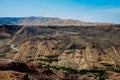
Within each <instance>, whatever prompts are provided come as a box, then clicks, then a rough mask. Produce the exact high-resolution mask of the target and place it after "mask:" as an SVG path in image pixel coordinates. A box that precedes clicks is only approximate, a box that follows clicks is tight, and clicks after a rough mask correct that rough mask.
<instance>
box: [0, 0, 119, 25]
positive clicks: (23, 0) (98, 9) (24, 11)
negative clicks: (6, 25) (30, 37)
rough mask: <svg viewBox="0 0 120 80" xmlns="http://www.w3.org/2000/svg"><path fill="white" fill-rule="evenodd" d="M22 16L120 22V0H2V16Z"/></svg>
mask: <svg viewBox="0 0 120 80" xmlns="http://www.w3.org/2000/svg"><path fill="white" fill-rule="evenodd" d="M21 16H22V17H26V16H43V17H59V18H63V19H78V20H81V21H87V22H89V21H90V22H112V23H120V0H0V17H21Z"/></svg>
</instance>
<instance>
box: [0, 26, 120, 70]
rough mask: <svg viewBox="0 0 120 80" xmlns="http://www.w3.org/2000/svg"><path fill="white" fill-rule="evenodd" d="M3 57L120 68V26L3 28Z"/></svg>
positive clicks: (0, 49) (0, 47)
mask: <svg viewBox="0 0 120 80" xmlns="http://www.w3.org/2000/svg"><path fill="white" fill-rule="evenodd" d="M0 30H1V31H0V32H1V33H0V58H5V59H12V60H16V61H21V62H36V63H39V64H42V65H51V66H60V67H71V68H73V69H78V70H81V69H108V70H112V69H116V70H119V69H120V25H113V24H111V25H110V24H109V25H94V26H22V25H21V26H20V25H1V26H0Z"/></svg>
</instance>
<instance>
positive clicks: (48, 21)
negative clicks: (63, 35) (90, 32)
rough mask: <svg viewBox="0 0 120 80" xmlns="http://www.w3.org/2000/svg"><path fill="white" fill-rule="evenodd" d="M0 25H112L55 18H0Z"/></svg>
mask: <svg viewBox="0 0 120 80" xmlns="http://www.w3.org/2000/svg"><path fill="white" fill-rule="evenodd" d="M0 24H1V25H2V24H7V25H8V24H10V25H11V24H12V25H13V24H14V25H24V26H40V25H41V26H72V25H73V26H90V25H91V26H96V25H111V24H113V23H100V22H83V21H80V20H74V19H60V18H56V17H33V16H32V17H0Z"/></svg>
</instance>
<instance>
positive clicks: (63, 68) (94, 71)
mask: <svg viewBox="0 0 120 80" xmlns="http://www.w3.org/2000/svg"><path fill="white" fill-rule="evenodd" d="M44 68H47V69H49V68H55V69H57V70H63V71H67V72H70V73H74V74H82V75H83V74H87V73H97V74H98V75H96V76H102V75H104V73H105V72H106V70H99V69H91V70H87V69H83V70H76V69H72V68H67V67H59V66H50V65H47V66H45V67H44Z"/></svg>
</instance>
